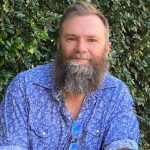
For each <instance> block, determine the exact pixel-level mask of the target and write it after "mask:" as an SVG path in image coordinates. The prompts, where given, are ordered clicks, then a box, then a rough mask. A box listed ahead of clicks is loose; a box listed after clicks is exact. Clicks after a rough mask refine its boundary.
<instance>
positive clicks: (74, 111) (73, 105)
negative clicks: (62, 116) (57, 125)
mask: <svg viewBox="0 0 150 150" xmlns="http://www.w3.org/2000/svg"><path fill="white" fill-rule="evenodd" d="M64 95H65V97H66V107H67V109H68V111H69V113H70V114H71V116H72V118H73V119H76V118H77V116H78V114H79V112H80V109H81V106H82V103H83V100H84V97H85V94H74V93H67V92H65V93H64Z"/></svg>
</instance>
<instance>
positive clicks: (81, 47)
mask: <svg viewBox="0 0 150 150" xmlns="http://www.w3.org/2000/svg"><path fill="white" fill-rule="evenodd" d="M76 51H77V52H80V53H83V52H86V51H87V45H86V41H85V40H84V39H79V40H78V42H77V45H76Z"/></svg>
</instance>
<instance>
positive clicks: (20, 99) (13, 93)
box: [0, 75, 28, 150]
mask: <svg viewBox="0 0 150 150" xmlns="http://www.w3.org/2000/svg"><path fill="white" fill-rule="evenodd" d="M24 91H25V87H24V79H23V78H21V77H19V75H18V76H17V77H16V78H15V79H14V80H13V81H12V82H11V84H10V85H9V87H8V89H7V92H6V95H5V98H4V100H3V101H2V103H1V104H0V150H5V149H7V150H27V149H28V137H27V135H28V130H27V122H28V120H27V118H28V117H27V107H26V105H27V104H26V102H25V92H24Z"/></svg>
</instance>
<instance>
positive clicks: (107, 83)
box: [102, 73, 127, 89]
mask: <svg viewBox="0 0 150 150" xmlns="http://www.w3.org/2000/svg"><path fill="white" fill-rule="evenodd" d="M108 88H115V89H120V88H124V89H126V88H127V86H126V84H125V83H124V82H123V81H122V80H121V79H118V78H117V77H115V76H113V75H111V74H109V73H107V74H105V76H104V78H103V84H102V89H108Z"/></svg>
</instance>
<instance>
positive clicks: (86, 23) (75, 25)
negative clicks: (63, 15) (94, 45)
mask: <svg viewBox="0 0 150 150" xmlns="http://www.w3.org/2000/svg"><path fill="white" fill-rule="evenodd" d="M105 33H106V28H105V26H104V24H103V22H102V21H101V19H100V18H99V17H98V16H96V15H85V16H71V17H69V18H67V19H66V20H65V21H64V22H63V25H62V36H63V35H65V34H75V35H79V36H80V35H91V34H92V35H97V36H105Z"/></svg>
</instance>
